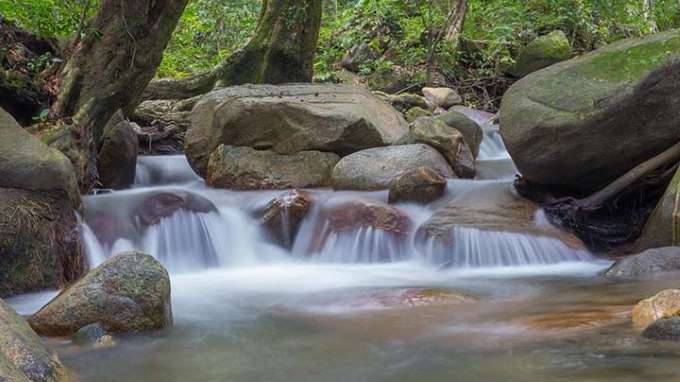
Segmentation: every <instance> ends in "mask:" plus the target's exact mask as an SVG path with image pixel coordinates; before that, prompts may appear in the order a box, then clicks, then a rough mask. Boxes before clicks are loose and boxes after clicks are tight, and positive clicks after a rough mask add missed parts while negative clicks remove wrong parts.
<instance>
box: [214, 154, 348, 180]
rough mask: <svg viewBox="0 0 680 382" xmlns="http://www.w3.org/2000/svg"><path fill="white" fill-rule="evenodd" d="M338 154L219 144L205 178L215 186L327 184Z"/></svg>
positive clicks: (337, 159)
mask: <svg viewBox="0 0 680 382" xmlns="http://www.w3.org/2000/svg"><path fill="white" fill-rule="evenodd" d="M339 160H340V157H339V156H337V155H336V154H333V153H325V152H320V151H301V152H298V153H295V154H290V155H282V154H277V153H276V152H274V151H272V150H255V149H253V148H250V147H234V146H225V145H222V146H220V147H218V148H217V150H215V152H214V153H213V154H212V155H211V156H210V162H209V163H208V172H207V176H206V182H207V183H208V184H209V185H211V186H213V187H218V188H227V189H235V190H264V189H286V188H307V187H322V186H328V185H330V180H331V172H332V171H333V167H335V165H336V163H338V161H339Z"/></svg>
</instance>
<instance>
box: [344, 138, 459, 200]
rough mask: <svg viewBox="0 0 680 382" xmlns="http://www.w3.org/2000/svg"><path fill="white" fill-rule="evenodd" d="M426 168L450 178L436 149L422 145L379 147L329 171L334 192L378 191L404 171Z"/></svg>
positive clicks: (364, 151) (447, 165)
mask: <svg viewBox="0 0 680 382" xmlns="http://www.w3.org/2000/svg"><path fill="white" fill-rule="evenodd" d="M420 167H430V168H432V169H433V170H435V171H438V172H439V173H440V174H442V176H444V177H448V178H450V177H453V176H454V174H453V171H452V169H451V166H449V164H448V163H447V162H446V159H445V158H444V157H443V156H442V155H441V154H440V153H439V152H437V150H435V149H433V148H432V147H430V146H428V145H424V144H412V145H404V146H390V147H379V148H374V149H368V150H363V151H359V152H357V153H354V154H351V155H349V156H346V157H344V158H342V159H341V160H340V162H338V164H337V165H336V166H335V168H334V169H333V178H332V184H333V188H335V189H338V190H381V189H383V190H384V189H388V188H389V186H390V183H391V182H392V181H393V180H394V179H396V178H397V177H398V176H399V175H401V174H402V172H404V171H409V170H417V169H418V168H420Z"/></svg>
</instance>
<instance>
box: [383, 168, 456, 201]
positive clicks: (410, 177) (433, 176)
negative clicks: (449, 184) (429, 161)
mask: <svg viewBox="0 0 680 382" xmlns="http://www.w3.org/2000/svg"><path fill="white" fill-rule="evenodd" d="M445 192H446V178H444V177H443V176H442V175H441V174H440V173H438V172H437V171H435V170H433V169H431V168H429V167H421V168H418V169H415V170H409V171H406V172H404V173H402V174H401V175H399V176H398V177H397V178H396V179H394V180H393V181H392V182H391V183H390V191H389V196H388V200H389V203H390V204H392V203H418V204H428V203H430V202H433V201H435V200H437V199H439V198H440V197H441V196H442V195H444V193H445Z"/></svg>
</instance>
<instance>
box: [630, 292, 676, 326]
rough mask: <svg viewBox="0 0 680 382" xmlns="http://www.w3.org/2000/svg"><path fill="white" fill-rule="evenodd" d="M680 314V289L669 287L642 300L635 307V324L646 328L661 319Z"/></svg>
mask: <svg viewBox="0 0 680 382" xmlns="http://www.w3.org/2000/svg"><path fill="white" fill-rule="evenodd" d="M677 316H680V289H668V290H664V291H661V292H659V293H657V294H656V295H655V296H653V297H650V298H648V299H645V300H642V301H640V302H639V303H638V304H637V305H635V307H634V308H633V324H634V325H635V326H636V327H639V328H645V327H647V326H648V325H650V324H651V323H652V322H654V321H656V320H660V319H665V318H671V317H677Z"/></svg>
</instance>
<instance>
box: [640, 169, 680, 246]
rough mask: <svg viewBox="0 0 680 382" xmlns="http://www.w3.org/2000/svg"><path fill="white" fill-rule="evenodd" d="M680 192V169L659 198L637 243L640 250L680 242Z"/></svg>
mask: <svg viewBox="0 0 680 382" xmlns="http://www.w3.org/2000/svg"><path fill="white" fill-rule="evenodd" d="M679 193H680V169H679V170H678V171H677V172H676V173H675V176H674V177H673V179H671V182H670V184H669V185H668V188H667V189H666V192H665V193H664V194H663V196H662V197H661V200H659V203H658V204H657V205H656V208H655V209H654V211H653V212H652V215H651V216H650V217H649V219H648V220H647V223H646V224H645V227H644V229H643V230H642V234H641V235H640V237H639V238H638V240H637V242H636V243H635V248H636V249H637V250H638V251H644V250H646V249H650V248H658V247H668V246H675V245H679V244H680V242H679V241H678V240H680V224H679V223H680V214H678V212H677V211H680V209H679V207H680V206H678V205H677V203H678V194H679Z"/></svg>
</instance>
